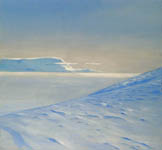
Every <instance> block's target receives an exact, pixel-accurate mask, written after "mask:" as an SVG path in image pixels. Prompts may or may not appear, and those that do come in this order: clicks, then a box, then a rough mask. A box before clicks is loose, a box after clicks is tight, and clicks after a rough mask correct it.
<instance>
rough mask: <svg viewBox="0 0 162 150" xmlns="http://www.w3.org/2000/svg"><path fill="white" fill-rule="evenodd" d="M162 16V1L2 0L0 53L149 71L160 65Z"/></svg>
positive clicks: (106, 69)
mask: <svg viewBox="0 0 162 150" xmlns="http://www.w3.org/2000/svg"><path fill="white" fill-rule="evenodd" d="M161 16H162V0H0V17H1V19H0V44H1V45H0V57H39V56H41V57H42V56H51V57H54V56H56V57H62V58H63V59H65V60H66V61H68V62H75V63H78V66H80V67H88V68H93V69H97V70H101V71H103V72H143V71H147V70H150V69H153V68H156V67H159V66H161V64H162V44H161V43H162V19H161ZM87 62H88V63H91V65H87V64H86V63H87ZM92 62H97V63H100V65H92Z"/></svg>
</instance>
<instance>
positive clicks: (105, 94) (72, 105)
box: [0, 68, 162, 150]
mask: <svg viewBox="0 0 162 150" xmlns="http://www.w3.org/2000/svg"><path fill="white" fill-rule="evenodd" d="M161 90H162V68H159V69H157V70H155V71H152V72H148V73H145V74H142V75H140V76H138V77H134V78H131V79H129V80H127V81H123V82H121V83H119V84H116V85H113V86H111V87H108V88H105V89H103V90H100V91H98V92H95V93H93V94H90V95H89V96H87V97H84V98H80V99H78V100H71V101H66V102H62V103H59V104H56V105H50V106H46V107H40V108H34V109H30V110H24V111H19V112H15V113H10V114H8V115H4V116H1V117H0V149H1V150H11V149H12V150H20V149H21V150H76V149H77V150H161V148H162V142H161V141H162V127H161V125H162V118H161V116H162V109H161V108H162V91H161Z"/></svg>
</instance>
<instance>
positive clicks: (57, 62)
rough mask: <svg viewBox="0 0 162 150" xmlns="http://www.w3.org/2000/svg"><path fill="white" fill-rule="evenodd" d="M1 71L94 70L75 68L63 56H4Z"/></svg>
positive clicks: (0, 66)
mask: <svg viewBox="0 0 162 150" xmlns="http://www.w3.org/2000/svg"><path fill="white" fill-rule="evenodd" d="M0 71H1V72H92V71H91V70H90V69H74V68H73V67H72V66H71V65H70V64H69V63H66V62H65V61H64V60H63V59H61V58H52V57H51V58H50V57H49V58H44V57H42V58H3V59H0Z"/></svg>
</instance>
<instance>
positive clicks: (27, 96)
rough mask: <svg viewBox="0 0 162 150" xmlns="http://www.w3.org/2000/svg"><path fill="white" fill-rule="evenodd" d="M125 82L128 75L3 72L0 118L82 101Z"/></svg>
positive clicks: (0, 81)
mask: <svg viewBox="0 0 162 150" xmlns="http://www.w3.org/2000/svg"><path fill="white" fill-rule="evenodd" d="M126 78H128V75H125V74H124V75H120V76H119V74H117V75H114V74H113V75H111V74H100V73H99V74H94V73H89V74H87V73H83V74H80V73H75V74H74V73H35V72H34V73H31V72H25V73H23V72H22V73H21V72H18V73H17V72H15V73H13V72H12V73H11V72H0V115H2V114H6V113H9V112H13V111H18V110H22V109H30V108H34V107H40V106H46V105H50V104H55V103H59V102H62V101H66V100H70V99H76V98H79V97H81V96H82V97H83V96H86V95H88V94H89V93H92V92H95V91H97V90H99V89H102V88H104V87H106V86H107V85H111V84H113V83H117V82H119V81H121V80H124V79H126Z"/></svg>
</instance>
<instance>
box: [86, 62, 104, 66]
mask: <svg viewBox="0 0 162 150" xmlns="http://www.w3.org/2000/svg"><path fill="white" fill-rule="evenodd" d="M85 65H96V66H98V65H101V63H97V62H91V63H85Z"/></svg>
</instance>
